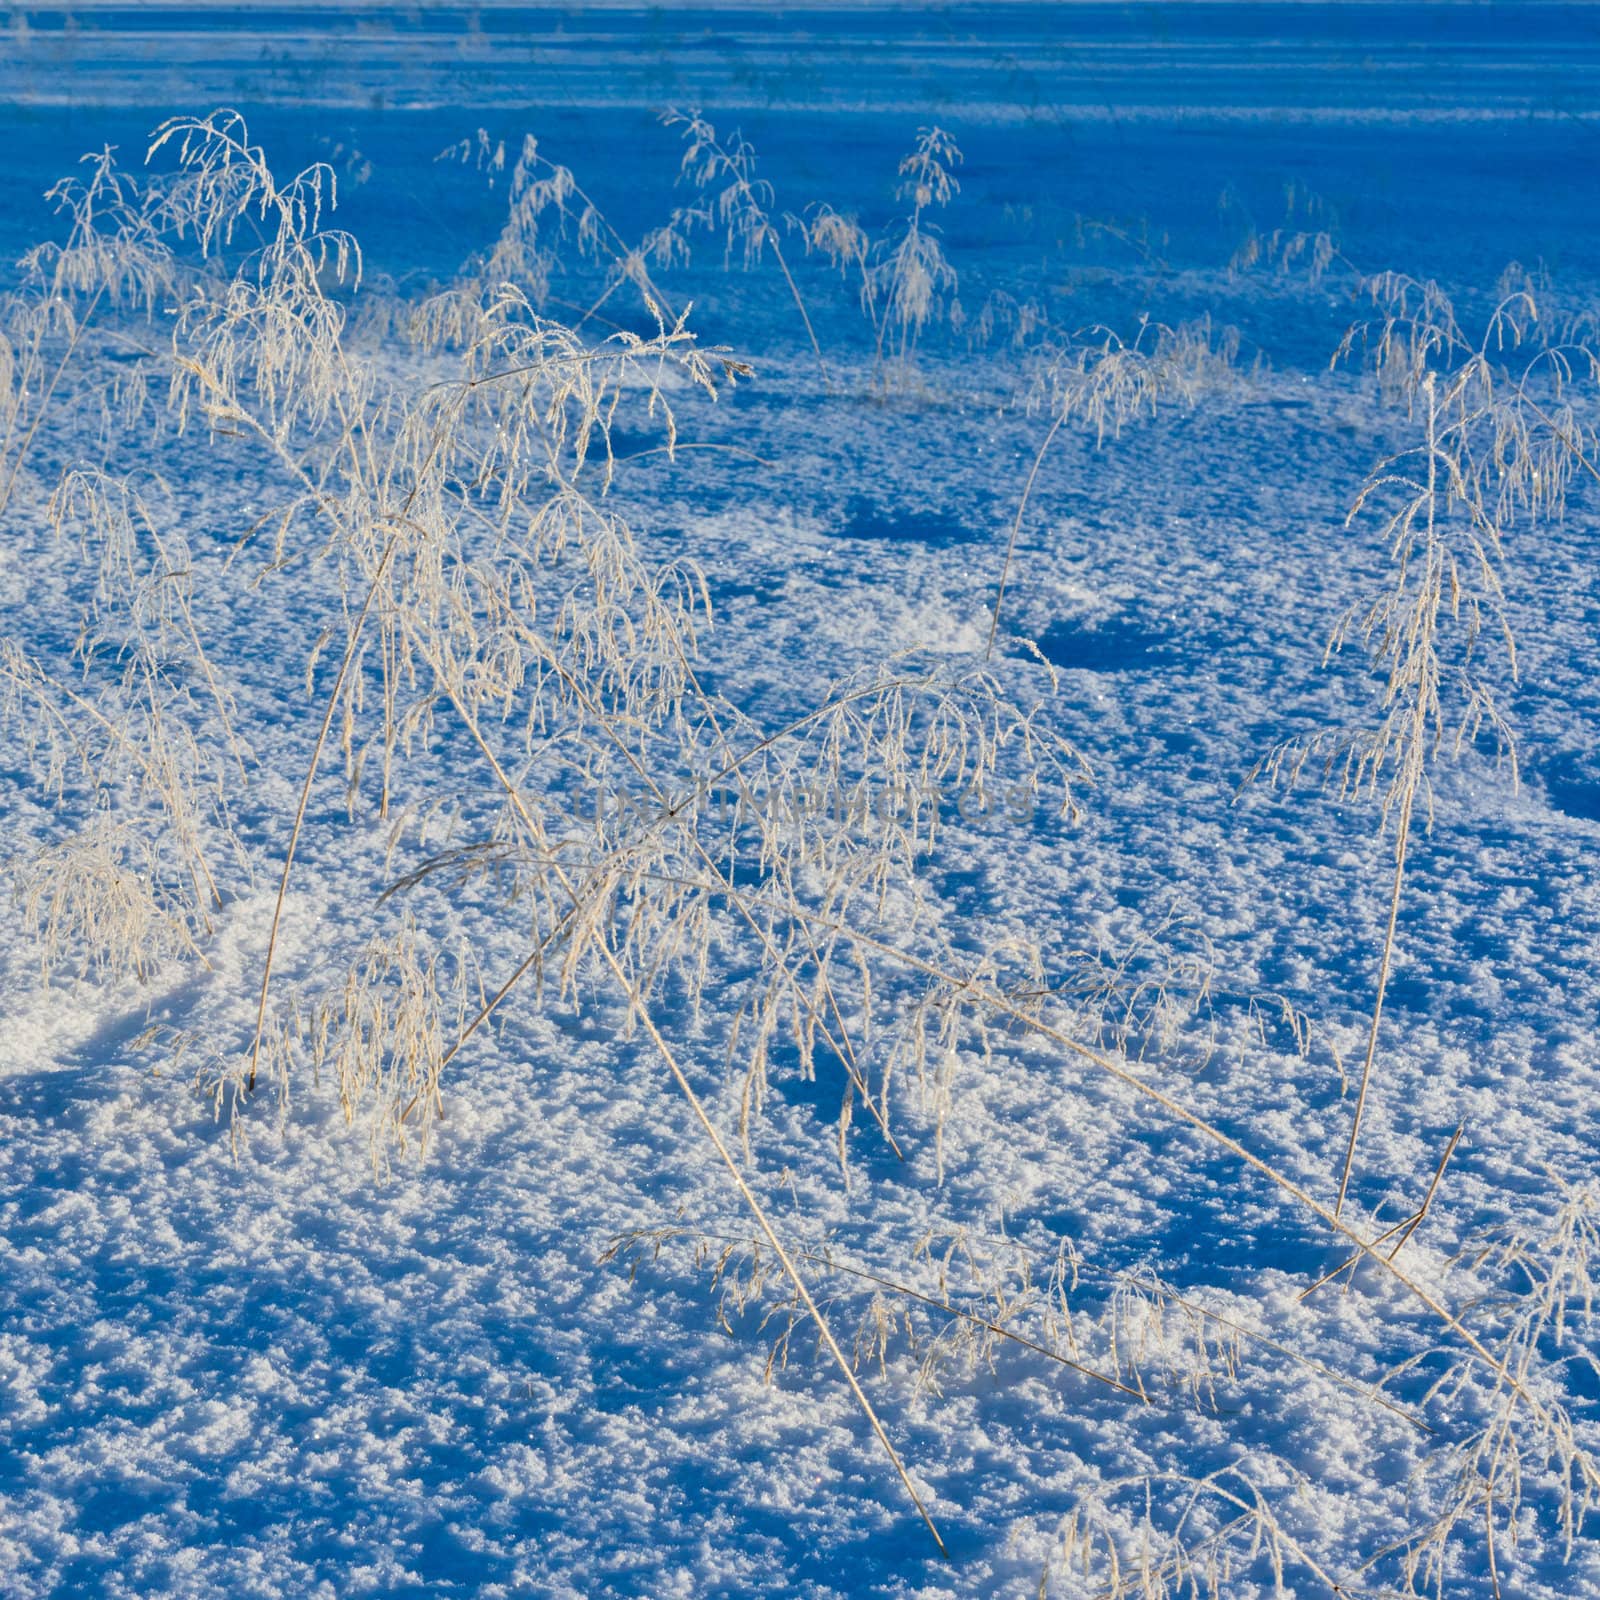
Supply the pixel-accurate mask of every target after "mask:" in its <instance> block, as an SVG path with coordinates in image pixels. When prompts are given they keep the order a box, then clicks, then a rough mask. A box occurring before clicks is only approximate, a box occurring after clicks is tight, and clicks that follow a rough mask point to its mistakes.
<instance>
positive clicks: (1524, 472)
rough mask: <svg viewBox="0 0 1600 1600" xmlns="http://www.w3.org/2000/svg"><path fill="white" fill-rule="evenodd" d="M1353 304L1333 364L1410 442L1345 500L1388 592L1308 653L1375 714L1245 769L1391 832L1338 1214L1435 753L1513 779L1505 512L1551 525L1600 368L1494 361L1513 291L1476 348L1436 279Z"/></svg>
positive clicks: (1519, 315) (1518, 337) (1501, 352)
mask: <svg viewBox="0 0 1600 1600" xmlns="http://www.w3.org/2000/svg"><path fill="white" fill-rule="evenodd" d="M1368 292H1369V293H1370V294H1371V295H1372V297H1373V299H1374V301H1375V303H1376V304H1377V306H1378V308H1379V309H1380V311H1381V313H1382V315H1381V316H1380V317H1379V318H1378V319H1377V320H1376V321H1373V322H1368V323H1362V324H1358V325H1356V326H1355V327H1353V328H1352V329H1351V330H1350V331H1349V332H1348V333H1347V334H1346V336H1345V338H1344V340H1343V341H1342V342H1341V344H1340V346H1339V349H1338V351H1337V352H1336V354H1335V358H1334V359H1335V360H1336V361H1337V360H1340V359H1343V358H1345V357H1348V356H1349V355H1351V354H1352V353H1353V352H1354V351H1355V350H1356V349H1357V348H1358V347H1361V348H1365V349H1366V350H1367V351H1368V352H1369V353H1370V357H1371V361H1372V366H1373V370H1374V373H1375V375H1376V378H1377V382H1378V388H1379V392H1380V394H1381V395H1382V396H1383V397H1384V398H1386V399H1389V400H1391V401H1393V402H1396V403H1398V404H1400V405H1402V406H1404V408H1405V412H1406V415H1407V418H1408V419H1410V420H1411V421H1413V422H1414V423H1416V424H1417V425H1418V426H1419V430H1420V435H1421V437H1420V438H1419V439H1418V441H1417V442H1416V443H1415V444H1413V445H1411V446H1410V447H1409V448H1407V449H1404V450H1402V451H1400V452H1398V453H1396V454H1394V455H1391V456H1388V457H1386V458H1385V459H1384V460H1382V461H1380V462H1379V463H1378V464H1377V466H1376V467H1374V468H1373V470H1372V471H1371V473H1369V474H1368V476H1367V479H1366V482H1365V483H1364V484H1363V485H1362V486H1361V488H1360V490H1359V491H1358V493H1357V495H1356V497H1355V499H1354V501H1353V502H1352V505H1351V508H1350V512H1349V515H1348V516H1347V518H1346V523H1345V525H1346V527H1352V526H1354V525H1356V524H1357V523H1358V522H1360V521H1362V520H1363V519H1365V518H1367V517H1370V516H1374V515H1375V516H1376V517H1377V518H1378V520H1379V525H1380V537H1381V539H1382V541H1383V543H1384V545H1385V546H1386V547H1387V549H1388V552H1389V558H1390V564H1391V572H1392V575H1393V576H1392V583H1391V584H1390V586H1389V587H1387V588H1385V589H1384V590H1383V591H1381V592H1380V593H1379V594H1378V595H1377V596H1376V597H1375V598H1374V599H1372V600H1371V601H1370V602H1368V603H1367V604H1366V605H1365V606H1357V607H1354V608H1352V609H1351V610H1350V611H1348V612H1347V613H1346V614H1345V615H1344V616H1343V617H1342V618H1341V619H1340V621H1339V622H1338V624H1337V625H1336V626H1335V628H1334V630H1333V633H1332V635H1331V636H1330V638H1329V640H1328V644H1327V647H1326V650H1325V652H1324V657H1323V659H1324V662H1325V663H1326V662H1328V661H1330V660H1331V659H1332V658H1333V657H1334V656H1335V655H1336V654H1337V653H1338V652H1339V651H1340V650H1341V649H1342V648H1343V647H1344V645H1345V644H1346V642H1347V641H1348V640H1350V639H1351V638H1352V637H1355V638H1358V639H1359V641H1360V642H1361V644H1362V646H1363V647H1364V648H1365V649H1366V651H1367V654H1368V658H1369V660H1370V662H1371V664H1372V666H1373V668H1374V669H1375V670H1376V672H1377V673H1378V674H1379V676H1380V678H1381V681H1382V688H1381V690H1380V696H1379V719H1378V721H1377V722H1376V724H1375V725H1374V726H1372V727H1370V728H1365V729H1358V730H1354V731H1343V730H1341V731H1336V732H1331V733H1326V734H1319V735H1313V736H1311V737H1309V738H1306V739H1301V740H1295V741H1291V742H1289V743H1288V744H1286V745H1283V746H1280V747H1279V748H1277V749H1276V750H1274V751H1273V752H1272V753H1271V754H1270V755H1269V756H1268V757H1267V758H1266V759H1265V760H1264V761H1263V762H1261V763H1259V764H1258V766H1257V767H1256V768H1255V769H1254V770H1253V771H1252V773H1251V775H1250V776H1251V777H1252V778H1254V777H1256V776H1257V775H1265V776H1266V777H1268V778H1269V779H1277V778H1279V777H1280V776H1281V777H1284V778H1287V779H1288V780H1289V781H1291V782H1292V781H1294V779H1295V778H1297V777H1298V776H1299V775H1300V773H1301V772H1302V771H1303V769H1304V768H1305V766H1306V765H1307V764H1308V763H1309V762H1312V761H1313V760H1316V761H1320V763H1321V767H1322V771H1323V775H1324V780H1325V781H1332V782H1333V783H1335V784H1336V786H1337V787H1338V789H1339V792H1340V793H1341V794H1349V795H1357V796H1366V797H1368V798H1371V799H1374V800H1376V801H1377V803H1378V818H1379V827H1380V830H1382V831H1386V830H1387V829H1388V827H1389V826H1390V825H1391V824H1392V825H1393V828H1394V867H1393V872H1392V876H1391V880H1390V894H1389V910H1388V917H1387V921H1386V924H1385V928H1384V934H1383V940H1382V944H1381V948H1380V954H1379V961H1378V977H1377V985H1376V991H1375V996H1374V1001H1373V1009H1372V1018H1371V1025H1370V1027H1369V1029H1368V1039H1367V1049H1366V1056H1365V1059H1364V1061H1363V1064H1362V1072H1361V1078H1360V1085H1359V1089H1358V1093H1357V1099H1356V1107H1355V1113H1354V1116H1353V1119H1352V1125H1351V1131H1350V1138H1349V1142H1348V1145H1347V1147H1346V1151H1345V1158H1344V1163H1343V1167H1342V1170H1341V1174H1340V1180H1339V1198H1338V1202H1337V1204H1336V1206H1335V1210H1336V1211H1338V1210H1341V1209H1342V1208H1343V1205H1344V1200H1345V1196H1346V1194H1347V1192H1348V1190H1349V1186H1350V1182H1351V1177H1352V1174H1353V1172H1354V1169H1355V1157H1356V1150H1357V1144H1358V1140H1359V1137H1360V1132H1361V1126H1362V1122H1363V1118H1364V1114H1365V1110H1366V1106H1367V1099H1368V1093H1369V1090H1370V1088H1371V1082H1372V1074H1373V1067H1374V1064H1375V1062H1376V1059H1377V1052H1378V1042H1379V1036H1380V1027H1381V1023H1382V1016H1383V1004H1384V996H1385V993H1386V990H1387V986H1388V982H1389V977H1390V974H1391V972H1392V970H1393V965H1394V958H1395V948H1396V937H1397V929H1398V925H1399V915H1400V906H1401V901H1402V894H1403V889H1404V884H1405V873H1406V861H1407V855H1408V851H1409V850H1410V847H1411V845H1412V841H1413V836H1414V832H1415V825H1416V823H1417V822H1418V821H1421V822H1422V823H1423V825H1424V826H1425V827H1426V826H1431V823H1432V820H1433V791H1432V783H1431V780H1430V777H1429V770H1430V767H1431V764H1432V763H1433V761H1434V760H1435V759H1437V757H1438V756H1439V755H1440V754H1441V753H1442V752H1444V751H1446V750H1448V751H1449V752H1450V753H1452V754H1454V755H1458V756H1459V755H1460V754H1462V753H1463V752H1464V751H1466V750H1468V749H1470V748H1472V747H1473V746H1474V745H1475V744H1476V743H1477V742H1478V740H1479V739H1480V737H1482V736H1484V735H1487V736H1488V737H1490V738H1491V739H1492V740H1493V741H1494V744H1495V746H1496V750H1497V753H1498V754H1499V755H1500V756H1503V757H1504V758H1505V759H1506V760H1507V761H1508V764H1509V767H1510V773H1511V782H1512V784H1513V786H1515V784H1516V782H1517V762H1516V741H1515V738H1514V736H1513V733H1512V729H1511V727H1510V724H1509V723H1508V721H1507V720H1506V718H1505V716H1504V715H1503V714H1502V712H1501V710H1500V706H1499V702H1498V700H1497V697H1496V694H1495V691H1494V687H1493V683H1492V680H1491V679H1490V678H1489V677H1488V676H1487V675H1485V674H1484V673H1483V672H1482V671H1481V670H1480V668H1479V664H1478V662H1479V653H1480V642H1481V641H1482V640H1483V639H1484V637H1485V636H1486V635H1488V636H1491V637H1497V638H1498V640H1499V641H1500V645H1501V648H1502V652H1503V664H1504V669H1505V671H1506V672H1507V673H1508V674H1509V676H1510V677H1511V679H1512V681H1513V682H1514V681H1515V680H1516V676H1517V651H1516V640H1515V636H1514V634H1513V631H1512V628H1511V624H1510V619H1509V615H1508V612H1507V610H1506V606H1505V594H1506V587H1505V545H1504V536H1505V533H1506V531H1507V530H1508V528H1510V527H1511V526H1512V525H1513V523H1514V522H1515V521H1516V520H1517V519H1518V518H1523V519H1529V520H1533V521H1538V520H1541V519H1544V518H1559V517H1560V516H1562V515H1563V514H1564V512H1565V507H1566V496H1567V491H1568V486H1569V484H1570V483H1571V480H1572V477H1573V474H1574V473H1575V472H1577V471H1579V470H1587V471H1590V472H1593V471H1594V468H1593V465H1592V463H1593V459H1594V435H1593V433H1592V430H1591V429H1590V427H1589V426H1588V425H1586V424H1585V423H1584V422H1583V421H1582V420H1581V419H1580V418H1579V417H1578V416H1577V415H1576V414H1575V413H1574V412H1573V410H1572V409H1571V407H1570V405H1569V404H1568V402H1567V391H1568V389H1569V387H1570V383H1571V378H1572V374H1573V371H1574V369H1575V367H1580V366H1581V367H1582V368H1583V369H1585V370H1587V371H1588V372H1589V373H1590V374H1591V375H1595V374H1600V364H1597V362H1596V358H1595V356H1594V354H1593V353H1592V352H1590V351H1589V350H1587V349H1586V348H1578V349H1570V348H1563V347H1559V346H1550V347H1546V348H1545V349H1542V350H1539V351H1537V352H1536V353H1535V354H1534V355H1533V356H1532V358H1531V359H1530V360H1527V361H1525V362H1524V363H1522V364H1521V365H1520V367H1518V368H1508V367H1507V365H1506V364H1505V360H1504V357H1505V355H1506V354H1508V353H1515V352H1517V351H1518V350H1519V349H1520V348H1521V347H1522V346H1523V344H1524V342H1525V340H1526V339H1527V338H1528V336H1529V334H1530V332H1531V330H1532V329H1533V328H1534V326H1535V325H1536V321H1537V306H1536V304H1535V302H1534V300H1533V299H1532V296H1531V294H1529V292H1528V291H1527V290H1525V289H1521V290H1517V291H1515V292H1513V293H1512V294H1511V295H1510V296H1508V297H1506V298H1504V299H1502V300H1501V301H1500V302H1499V303H1498V304H1497V305H1496V306H1495V308H1494V310H1493V311H1492V312H1491V314H1490V315H1489V317H1488V319H1487V321H1486V323H1485V326H1484V330H1483V333H1482V336H1481V337H1480V339H1479V340H1478V341H1477V342H1476V343H1475V344H1474V343H1472V342H1469V341H1468V339H1467V338H1466V336H1465V335H1464V333H1463V332H1462V328H1461V325H1460V322H1459V321H1458V319H1457V316H1456V312H1455V308H1454V305H1453V304H1452V303H1451V301H1450V299H1449V297H1448V296H1447V295H1445V294H1444V292H1443V291H1442V290H1441V289H1440V288H1439V287H1438V285H1437V284H1434V283H1431V282H1427V283H1417V282H1415V281H1414V280H1412V279H1410V278H1406V277H1404V276H1401V275H1396V274H1384V275H1382V276H1381V277H1378V278H1375V279H1372V280H1370V281H1369V284H1368Z"/></svg>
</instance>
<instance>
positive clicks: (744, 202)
mask: <svg viewBox="0 0 1600 1600" xmlns="http://www.w3.org/2000/svg"><path fill="white" fill-rule="evenodd" d="M661 120H662V122H663V123H664V124H665V125H666V126H667V127H669V128H671V127H681V128H682V129H683V139H684V145H685V149H684V152H683V162H682V167H681V169H680V176H681V177H683V178H686V179H687V180H688V181H689V182H690V183H692V184H693V185H694V186H695V188H697V189H700V190H702V191H706V192H707V193H708V204H707V205H706V206H705V207H703V208H691V209H689V210H686V211H682V212H680V213H679V214H678V216H677V218H676V224H677V226H676V227H675V228H674V230H673V234H676V233H677V232H678V231H679V230H682V231H688V230H689V229H692V228H694V227H702V228H717V229H720V230H721V232H722V235H723V256H724V262H725V264H726V263H728V262H731V261H732V259H733V254H734V251H735V250H737V251H738V252H739V253H740V255H741V257H742V259H743V264H744V266H745V269H746V270H749V269H750V268H752V267H754V266H757V265H759V263H760V262H761V261H762V259H763V258H764V257H766V256H768V255H770V256H771V257H772V259H773V260H774V261H775V262H777V264H778V270H779V271H780V272H781V273H782V274H783V281H784V284H785V286H786V287H787V288H788V290H789V298H790V299H791V300H792V301H793V302H794V308H795V310H796V311H797V312H799V314H800V320H801V322H802V323H804V325H805V330H806V338H807V339H808V340H809V341H810V344H811V350H812V354H813V355H815V356H816V359H817V371H818V373H819V374H820V376H821V378H822V382H823V385H824V387H828V386H829V385H830V383H831V380H830V379H829V376H828V364H827V362H826V361H824V360H823V357H822V346H821V345H820V344H818V342H817V333H816V329H815V328H813V327H812V325H811V313H810V312H809V311H807V310H806V303H805V301H804V300H803V299H802V298H801V295H800V286H799V285H798V284H797V283H796V282H795V280H794V273H793V272H791V271H790V270H789V262H788V259H787V258H786V257H785V255H784V253H783V232H782V230H781V229H780V228H779V227H778V226H777V224H776V223H774V221H773V219H772V204H773V194H772V185H771V184H770V183H768V182H767V181H766V179H765V178H758V177H757V176H756V153H755V150H754V149H753V148H752V146H751V144H750V142H749V140H748V139H746V138H744V136H743V135H742V134H740V133H739V132H738V131H737V130H735V132H734V133H733V135H732V137H731V138H720V137H719V136H718V134H717V130H716V128H715V127H713V126H712V124H711V123H709V122H708V121H707V120H706V119H705V117H704V116H703V115H702V114H701V112H700V111H699V109H698V108H696V109H695V110H692V111H677V110H673V111H668V112H665V113H663V115H662V118H661ZM673 234H667V235H663V237H672V236H673Z"/></svg>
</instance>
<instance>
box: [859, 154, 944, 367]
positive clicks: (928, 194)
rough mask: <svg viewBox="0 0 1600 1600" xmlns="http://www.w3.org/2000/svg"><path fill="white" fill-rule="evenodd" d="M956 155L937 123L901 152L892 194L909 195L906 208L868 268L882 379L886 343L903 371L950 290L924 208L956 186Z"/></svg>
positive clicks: (941, 253)
mask: <svg viewBox="0 0 1600 1600" xmlns="http://www.w3.org/2000/svg"><path fill="white" fill-rule="evenodd" d="M960 161H961V151H960V150H959V149H958V148H957V146H956V142H955V140H954V139H953V138H952V137H951V136H950V134H948V133H947V132H946V131H945V130H944V129H943V128H940V127H929V128H919V129H918V130H917V142H916V144H915V145H913V146H912V148H911V150H910V152H909V153H908V154H906V155H905V156H904V157H902V158H901V161H900V166H899V169H898V170H899V177H900V182H899V184H898V185H897V186H896V188H895V198H896V199H897V200H909V201H910V202H911V210H910V211H909V212H907V213H906V216H905V218H904V220H903V221H902V222H901V224H900V226H899V228H898V230H897V232H896V233H894V234H891V235H890V236H889V237H887V238H885V239H884V240H883V241H882V243H881V244H880V246H879V249H878V259H877V261H876V262H875V264H874V266H873V269H872V278H873V287H874V291H875V292H874V296H873V300H874V302H875V303H877V304H881V306H882V308H883V309H882V313H881V314H880V316H879V318H878V344H877V350H876V352H875V353H874V370H875V372H876V374H877V376H878V378H879V380H880V381H887V364H888V360H889V356H888V355H887V354H886V344H887V345H888V346H889V348H890V349H891V350H892V354H893V358H894V361H895V363H896V364H897V366H898V367H899V368H900V370H901V371H902V372H904V371H905V370H906V369H907V364H908V362H909V361H910V359H911V356H912V354H913V352H914V351H915V350H916V347H917V341H918V340H919V339H920V338H921V337H922V333H923V330H924V329H925V328H926V327H927V326H928V324H929V323H930V322H932V321H936V320H938V318H939V317H940V316H942V315H943V314H944V313H945V311H946V309H947V306H948V304H949V302H948V301H947V299H946V296H948V295H953V294H954V293H955V290H956V286H957V282H958V280H957V276H956V271H955V268H953V267H952V266H951V265H950V263H949V261H948V260H946V258H945V253H944V247H943V246H942V245H941V244H940V243H939V230H938V228H937V226H936V225H935V224H934V223H932V222H931V221H929V220H928V213H929V212H930V211H932V210H934V209H935V208H942V207H944V206H947V205H949V203H950V201H951V200H952V199H953V198H954V196H955V194H956V192H957V191H958V190H959V189H960V187H961V185H960V184H959V183H958V182H957V181H956V178H955V175H954V170H953V169H954V168H955V167H956V166H957V165H959V163H960Z"/></svg>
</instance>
